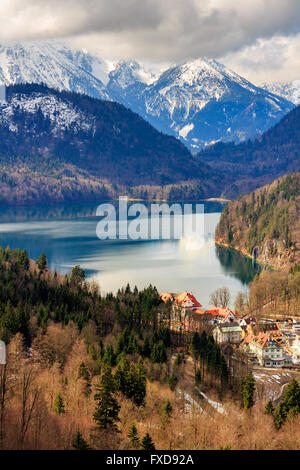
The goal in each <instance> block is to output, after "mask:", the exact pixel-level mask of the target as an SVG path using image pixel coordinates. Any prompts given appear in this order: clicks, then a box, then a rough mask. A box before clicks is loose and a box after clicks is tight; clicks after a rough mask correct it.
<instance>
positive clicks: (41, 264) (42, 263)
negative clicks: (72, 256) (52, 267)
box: [36, 252, 48, 271]
mask: <svg viewBox="0 0 300 470" xmlns="http://www.w3.org/2000/svg"><path fill="white" fill-rule="evenodd" d="M36 262H37V265H38V268H39V269H40V270H41V271H44V270H45V269H47V266H48V261H47V258H46V255H45V253H44V252H43V253H41V255H40V256H39V257H38V259H37V261H36Z"/></svg>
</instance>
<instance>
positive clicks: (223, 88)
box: [123, 59, 293, 150]
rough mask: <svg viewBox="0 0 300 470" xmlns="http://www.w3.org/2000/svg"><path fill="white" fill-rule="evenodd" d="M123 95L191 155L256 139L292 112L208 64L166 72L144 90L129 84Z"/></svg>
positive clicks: (273, 97)
mask: <svg viewBox="0 0 300 470" xmlns="http://www.w3.org/2000/svg"><path fill="white" fill-rule="evenodd" d="M124 92H125V93H126V98H127V100H128V105H129V106H130V107H131V108H132V109H134V110H135V111H136V112H139V113H140V114H141V115H142V116H143V117H144V118H145V119H147V120H149V122H150V123H151V124H152V125H154V126H156V127H157V128H158V129H159V130H161V131H162V132H166V133H171V134H173V135H175V136H176V137H178V138H180V139H181V140H182V141H183V142H184V143H185V144H186V145H188V146H189V148H191V149H192V150H197V149H200V148H202V147H204V146H206V145H209V144H211V143H213V142H215V141H218V140H224V141H236V142H240V141H243V140H246V139H248V138H250V137H254V136H257V135H259V134H262V133H263V132H264V131H265V130H266V129H268V128H269V127H271V126H272V125H274V124H275V123H276V122H277V121H278V120H279V119H280V118H281V117H282V116H283V115H284V114H286V113H287V112H288V111H289V110H290V109H292V107H293V105H292V104H291V103H290V102H288V101H286V100H285V99H283V98H280V97H278V96H276V95H274V94H271V93H270V92H268V91H266V90H262V89H261V88H258V87H256V86H255V85H253V84H252V83H250V82H249V81H247V80H245V79H244V78H242V77H240V76H239V75H237V74H236V73H234V72H233V71H231V70H229V69H227V68H226V67H225V66H224V65H222V64H220V63H218V62H217V61H215V60H213V59H197V60H193V61H190V62H187V63H184V64H181V65H174V66H171V67H170V68H168V69H167V70H166V71H164V72H163V73H162V74H161V75H160V76H159V77H158V78H157V79H156V80H155V81H154V82H153V83H151V84H150V85H147V86H143V87H141V84H140V82H136V84H135V85H133V84H132V83H131V84H130V85H129V86H128V87H127V88H126V89H125V90H124V91H123V94H124ZM187 131H188V132H187Z"/></svg>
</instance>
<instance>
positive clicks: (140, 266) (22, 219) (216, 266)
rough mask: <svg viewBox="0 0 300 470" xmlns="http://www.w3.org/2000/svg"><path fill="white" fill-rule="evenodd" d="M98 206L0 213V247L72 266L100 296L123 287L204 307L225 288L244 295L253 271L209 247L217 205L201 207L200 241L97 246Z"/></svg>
mask: <svg viewBox="0 0 300 470" xmlns="http://www.w3.org/2000/svg"><path fill="white" fill-rule="evenodd" d="M97 205H98V204H82V205H80V204H76V205H69V206H61V205H60V206H53V207H42V206H40V207H31V208H23V207H17V208H15V207H10V208H2V209H0V244H1V245H4V246H7V245H9V246H10V247H11V248H22V249H23V248H25V249H26V250H27V251H28V254H29V256H30V257H31V258H33V259H36V258H37V256H38V255H39V254H40V253H41V252H42V251H44V252H45V253H46V255H47V258H48V260H49V266H50V267H51V268H52V269H56V270H58V271H59V272H61V273H65V272H68V271H70V270H71V268H72V267H73V266H75V265H77V264H79V265H81V267H82V268H83V269H84V270H85V272H86V277H87V278H93V279H95V280H96V281H97V282H98V283H99V284H100V286H101V289H102V291H104V292H108V291H116V290H117V289H118V288H119V287H122V286H124V285H126V284H127V282H129V283H130V284H131V285H132V286H134V285H137V287H138V288H143V287H145V286H147V285H149V284H150V283H151V284H152V285H155V286H156V287H157V288H158V290H159V291H165V290H168V291H171V292H179V291H183V290H188V291H191V292H193V293H194V295H196V297H197V298H198V300H199V301H200V302H201V304H203V306H205V307H206V306H208V299H209V295H210V293H211V292H212V291H213V290H215V289H216V288H218V287H222V286H227V287H228V288H229V289H230V291H231V294H232V298H234V296H235V295H236V294H237V292H238V291H243V292H244V291H246V290H247V288H248V283H249V282H250V281H251V280H252V279H253V277H254V275H255V274H256V273H257V272H258V271H259V267H258V265H256V264H254V263H253V262H252V261H251V260H250V259H248V258H246V257H244V256H243V255H241V254H239V253H237V252H235V251H233V250H228V249H226V248H223V247H220V246H216V245H215V243H214V232H215V227H216V225H217V223H218V220H219V218H220V213H221V210H222V207H223V205H222V204H220V203H215V202H213V203H208V202H205V215H204V230H205V232H204V239H202V240H201V242H199V240H198V241H197V240H188V239H182V240H149V241H148V240H147V241H132V240H99V239H98V238H97V237H96V226H97V222H98V220H99V218H98V217H96V216H95V213H96V208H97Z"/></svg>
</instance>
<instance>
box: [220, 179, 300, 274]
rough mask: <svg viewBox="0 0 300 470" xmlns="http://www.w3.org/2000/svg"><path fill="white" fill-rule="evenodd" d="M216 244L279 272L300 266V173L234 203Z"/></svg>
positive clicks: (222, 224)
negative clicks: (286, 268)
mask: <svg viewBox="0 0 300 470" xmlns="http://www.w3.org/2000/svg"><path fill="white" fill-rule="evenodd" d="M216 242H217V243H219V244H224V245H229V246H232V247H233V248H235V249H237V250H240V251H242V252H243V253H245V254H247V255H249V256H252V257H253V258H255V259H256V260H257V261H259V262H261V263H265V264H269V265H271V266H274V267H276V268H285V267H291V266H292V265H294V264H296V263H297V262H299V260H300V173H293V174H291V175H287V176H284V177H283V178H280V179H279V180H277V181H274V182H273V183H272V184H271V185H268V186H265V187H263V188H260V189H257V190H256V191H255V192H252V193H251V194H248V195H245V196H241V197H240V198H239V199H238V200H237V201H232V202H230V203H229V204H228V205H227V206H226V208H225V209H224V211H223V213H222V216H221V219H220V222H219V225H218V227H217V230H216Z"/></svg>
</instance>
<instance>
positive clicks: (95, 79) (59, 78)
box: [0, 43, 110, 99]
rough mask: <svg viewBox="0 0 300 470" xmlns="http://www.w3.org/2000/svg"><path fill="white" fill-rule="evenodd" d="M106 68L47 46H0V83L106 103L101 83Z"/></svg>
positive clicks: (57, 46) (62, 48) (77, 54)
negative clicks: (64, 92)
mask: <svg viewBox="0 0 300 470" xmlns="http://www.w3.org/2000/svg"><path fill="white" fill-rule="evenodd" d="M102 80H103V81H105V80H106V82H107V81H108V75H107V73H106V64H105V63H104V61H101V59H97V58H94V57H92V56H90V55H89V54H87V53H84V52H83V51H72V50H71V49H69V48H67V47H66V46H64V45H60V44H50V43H22V44H20V43H11V44H7V45H1V46H0V83H4V84H5V85H12V84H18V83H45V84H47V85H48V86H49V87H52V88H56V89H59V90H69V91H75V92H77V93H85V94H88V95H90V96H92V97H94V98H101V99H110V97H109V94H108V93H107V91H106V89H105V84H104V83H103V81H102Z"/></svg>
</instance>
